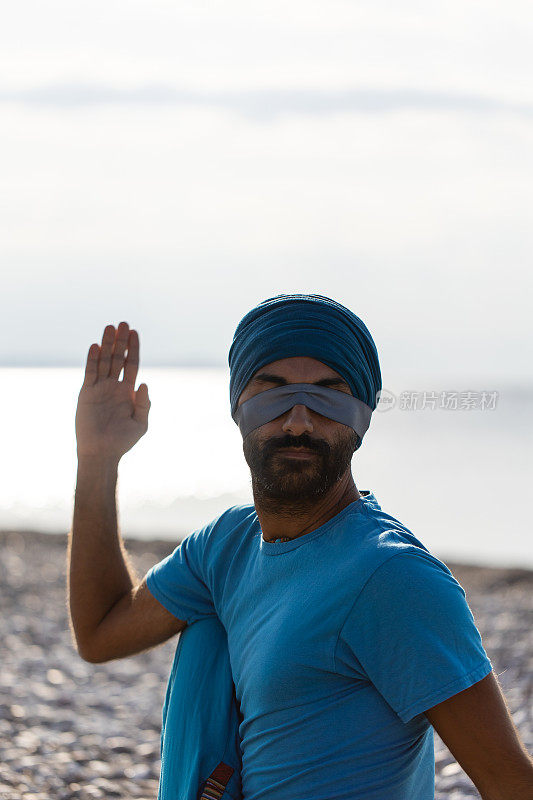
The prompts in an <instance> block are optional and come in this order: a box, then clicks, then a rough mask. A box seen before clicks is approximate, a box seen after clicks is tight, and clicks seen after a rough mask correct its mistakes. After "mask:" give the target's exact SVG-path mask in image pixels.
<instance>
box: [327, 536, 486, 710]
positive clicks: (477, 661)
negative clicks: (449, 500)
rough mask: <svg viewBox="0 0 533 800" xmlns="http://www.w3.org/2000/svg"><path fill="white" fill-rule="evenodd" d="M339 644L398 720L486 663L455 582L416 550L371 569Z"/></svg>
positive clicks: (478, 675) (448, 693)
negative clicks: (373, 569)
mask: <svg viewBox="0 0 533 800" xmlns="http://www.w3.org/2000/svg"><path fill="white" fill-rule="evenodd" d="M339 645H340V647H341V648H343V650H342V652H343V653H344V654H346V653H348V660H349V661H350V663H351V664H353V668H354V671H355V672H357V674H358V675H362V676H363V677H365V676H366V677H367V678H368V680H370V681H371V682H372V683H373V684H374V686H375V687H376V689H377V691H378V692H379V693H380V694H381V695H382V696H383V698H384V699H385V700H386V701H387V703H388V704H389V705H390V706H391V707H392V708H393V709H394V711H395V712H396V713H397V714H398V716H399V717H400V719H401V720H402V721H403V722H409V720H411V719H412V718H413V717H414V716H416V715H417V714H420V713H422V712H423V711H426V710H427V709H428V708H432V706H434V705H436V704H437V703H441V702H442V701H444V700H447V699H448V698H449V697H452V696H453V695H454V694H457V693H458V692H461V691H463V690H464V689H467V688H468V687H470V686H472V685H473V684H474V683H477V682H478V681H480V680H481V679H482V678H484V677H485V676H486V675H488V674H489V673H490V672H491V670H492V664H491V662H490V660H489V658H488V656H487V654H486V652H485V650H484V648H483V644H482V640H481V635H480V633H479V631H478V629H477V627H476V624H475V622H474V617H473V615H472V612H471V611H470V608H469V606H468V603H467V601H466V593H465V591H464V589H463V587H462V586H461V585H460V584H459V583H458V581H457V580H456V579H455V578H454V577H453V575H452V574H451V572H450V571H449V570H448V568H447V567H446V566H445V565H444V564H443V563H442V562H440V561H439V560H438V559H436V558H435V557H433V556H432V555H431V554H426V553H424V552H422V551H416V552H414V551H403V552H401V553H397V554H396V555H394V556H392V557H391V558H389V559H388V560H387V561H385V562H384V563H383V564H381V565H380V566H379V567H378V568H377V569H376V570H375V571H374V572H373V574H372V575H371V577H370V578H369V579H368V580H367V582H366V583H365V585H364V587H363V589H362V590H361V592H360V593H359V595H358V597H357V598H356V600H355V602H354V605H353V606H352V608H351V610H350V612H349V614H348V617H347V618H346V621H345V623H344V625H343V627H342V629H341V632H340V634H339ZM339 645H338V646H339ZM344 657H345V658H346V656H344Z"/></svg>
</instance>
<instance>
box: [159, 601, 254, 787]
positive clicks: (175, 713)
mask: <svg viewBox="0 0 533 800" xmlns="http://www.w3.org/2000/svg"><path fill="white" fill-rule="evenodd" d="M240 720H241V717H240V712H239V708H238V703H237V700H236V697H235V686H234V683H233V676H232V673H231V667H230V661H229V652H228V644H227V635H226V631H225V629H224V627H223V625H222V623H221V622H220V621H219V619H218V617H216V616H209V617H206V618H205V619H201V620H198V621H196V622H194V623H193V624H192V625H190V626H187V627H186V628H185V629H184V630H183V631H182V633H181V634H180V637H179V640H178V644H177V646H176V652H175V655H174V662H173V664H172V670H171V673H170V678H169V680H168V684H167V691H166V696H165V702H164V705H163V722H162V727H161V775H160V779H159V792H158V795H157V800H207V798H209V800H212V798H221V800H229V798H231V800H242V789H241V770H242V761H241V750H240V737H239V724H240Z"/></svg>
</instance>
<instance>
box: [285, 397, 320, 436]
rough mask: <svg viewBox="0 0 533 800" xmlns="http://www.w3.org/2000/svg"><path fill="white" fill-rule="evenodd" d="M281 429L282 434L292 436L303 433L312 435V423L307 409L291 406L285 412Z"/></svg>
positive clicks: (302, 406) (301, 406)
mask: <svg viewBox="0 0 533 800" xmlns="http://www.w3.org/2000/svg"><path fill="white" fill-rule="evenodd" d="M282 428H283V431H284V433H292V434H293V435H294V436H301V435H302V433H305V432H307V433H312V432H313V423H312V421H311V415H310V414H309V409H308V408H306V406H304V405H297V406H293V407H292V408H291V410H290V411H288V412H287V416H286V418H285V420H284V421H283V425H282Z"/></svg>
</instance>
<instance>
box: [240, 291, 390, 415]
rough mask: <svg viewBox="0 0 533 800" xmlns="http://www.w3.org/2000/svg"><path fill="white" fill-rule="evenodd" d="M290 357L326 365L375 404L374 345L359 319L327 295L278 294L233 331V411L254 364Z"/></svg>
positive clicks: (377, 379)
mask: <svg viewBox="0 0 533 800" xmlns="http://www.w3.org/2000/svg"><path fill="white" fill-rule="evenodd" d="M293 356H308V357H310V358H316V359H317V360H318V361H321V362H322V363H323V364H327V366H328V367H331V368H332V369H334V370H335V372H338V373H339V375H341V377H342V378H344V380H345V381H346V382H347V383H348V385H349V387H350V389H351V390H352V394H353V396H354V397H357V398H358V399H359V400H361V401H362V402H363V403H366V404H367V405H368V406H370V408H371V409H372V410H374V409H375V408H376V405H377V398H376V394H377V392H379V391H380V390H381V371H380V368H379V359H378V353H377V349H376V345H375V344H374V340H373V339H372V336H371V335H370V332H369V330H368V328H367V327H366V325H365V324H364V323H363V322H362V320H360V319H359V317H356V315H355V314H354V313H353V312H352V311H350V310H349V309H348V308H346V307H345V306H343V305H341V304H340V303H337V302H336V301H335V300H332V299H331V298H329V297H323V296H322V295H319V294H280V295H277V296H276V297H270V298H269V299H268V300H263V302H262V303H259V305H258V306H256V307H255V308H253V309H252V310H251V311H249V312H248V313H247V314H246V315H245V316H244V317H243V318H242V320H241V321H240V322H239V324H238V326H237V329H236V331H235V335H234V336H233V342H232V345H231V347H230V351H229V356H228V361H229V368H230V385H229V392H230V403H231V413H232V415H233V414H234V412H235V410H236V408H237V403H238V400H239V397H240V394H241V392H242V391H243V389H244V387H245V386H246V384H247V383H248V381H249V380H250V378H251V377H252V376H253V375H254V374H255V373H256V372H257V370H258V369H260V368H261V367H264V366H265V364H270V363H271V362H272V361H278V360H279V359H282V358H292V357H293Z"/></svg>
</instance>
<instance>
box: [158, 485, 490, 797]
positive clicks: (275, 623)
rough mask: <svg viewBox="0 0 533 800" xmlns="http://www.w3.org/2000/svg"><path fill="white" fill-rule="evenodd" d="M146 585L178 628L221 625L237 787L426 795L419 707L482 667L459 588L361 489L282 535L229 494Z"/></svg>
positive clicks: (308, 793) (431, 764) (453, 690)
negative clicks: (211, 621) (234, 715)
mask: <svg viewBox="0 0 533 800" xmlns="http://www.w3.org/2000/svg"><path fill="white" fill-rule="evenodd" d="M147 585H148V588H149V590H150V592H151V593H152V594H153V595H154V597H155V598H156V599H157V600H158V601H159V602H160V603H161V604H162V605H163V606H164V607H165V608H166V609H168V610H169V611H170V612H171V613H173V614H175V615H176V617H178V618H179V619H182V620H185V621H186V622H187V623H188V624H189V625H190V624H192V623H194V622H195V621H196V620H198V619H201V618H202V617H205V616H209V615H213V614H216V615H217V616H218V617H219V619H220V621H221V622H222V624H223V626H224V628H225V629H226V632H227V635H228V648H229V655H230V663H231V671H232V674H233V680H234V683H235V687H236V696H237V699H238V701H239V703H240V711H241V714H242V718H243V719H242V722H241V725H240V728H239V734H240V738H241V749H242V790H243V797H244V800H304V799H305V800H385V798H387V800H388V798H394V800H433V797H434V780H435V761H434V743H433V728H432V727H431V725H430V723H429V721H428V720H427V718H426V717H425V715H424V713H423V712H424V711H425V710H426V709H428V708H431V707H432V706H434V705H436V704H437V703H440V702H442V701H443V700H446V699H447V698H449V697H451V696H452V695H454V694H457V692H460V691H462V690H463V689H466V688H468V687H469V686H472V684H474V683H476V682H477V681H480V680H481V679H482V678H484V677H485V676H486V675H488V674H489V673H490V672H491V670H492V664H491V662H490V660H489V658H488V657H487V654H486V652H485V650H484V648H483V645H482V640H481V636H480V634H479V631H478V630H477V628H476V625H475V622H474V618H473V616H472V613H471V611H470V609H469V607H468V604H467V601H466V595H465V591H464V589H463V588H462V587H461V585H460V584H459V583H458V582H457V580H456V579H455V578H454V577H453V575H452V574H451V572H450V570H449V569H448V567H446V565H445V564H444V563H443V562H442V561H440V560H439V559H438V558H436V557H435V556H433V555H431V554H430V553H429V551H428V550H427V548H426V547H425V546H424V545H423V544H422V543H421V542H420V541H419V540H418V539H416V537H415V536H413V534H412V533H411V532H410V531H409V530H408V529H407V528H406V527H405V526H404V525H402V523H401V522H399V521H398V520H397V519H395V518H394V517H392V516H390V515H389V514H387V513H385V512H384V511H382V510H381V508H380V506H379V504H378V502H377V500H376V498H375V496H374V494H373V493H371V492H365V493H364V494H363V497H361V498H360V499H359V500H357V501H355V502H353V503H351V504H350V505H348V506H346V508H344V509H343V510H342V511H341V512H340V513H339V514H337V515H336V516H335V517H333V518H332V519H330V520H329V521H328V522H326V523H325V524H324V525H321V526H320V527H319V528H317V529H316V530H314V531H312V532H311V533H308V534H304V535H303V536H300V537H298V538H296V539H293V540H291V541H288V542H279V541H278V542H270V543H269V542H266V541H265V540H264V539H263V536H262V532H261V528H260V525H259V520H258V517H257V514H256V512H255V508H254V506H253V505H241V506H233V507H232V508H229V509H228V510H227V511H225V512H224V513H223V514H221V515H220V516H219V517H218V518H217V519H215V520H213V521H212V522H210V523H209V524H208V525H206V526H205V527H204V528H202V529H200V530H197V531H195V532H194V533H192V534H191V535H190V536H188V537H187V538H186V539H185V540H184V541H183V542H182V543H181V544H180V545H179V546H178V547H177V548H176V549H175V550H174V551H173V553H171V554H170V555H169V556H167V558H165V559H163V560H162V561H161V562H159V563H158V564H156V565H154V566H153V567H152V568H151V569H150V570H149V572H148V575H147Z"/></svg>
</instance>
